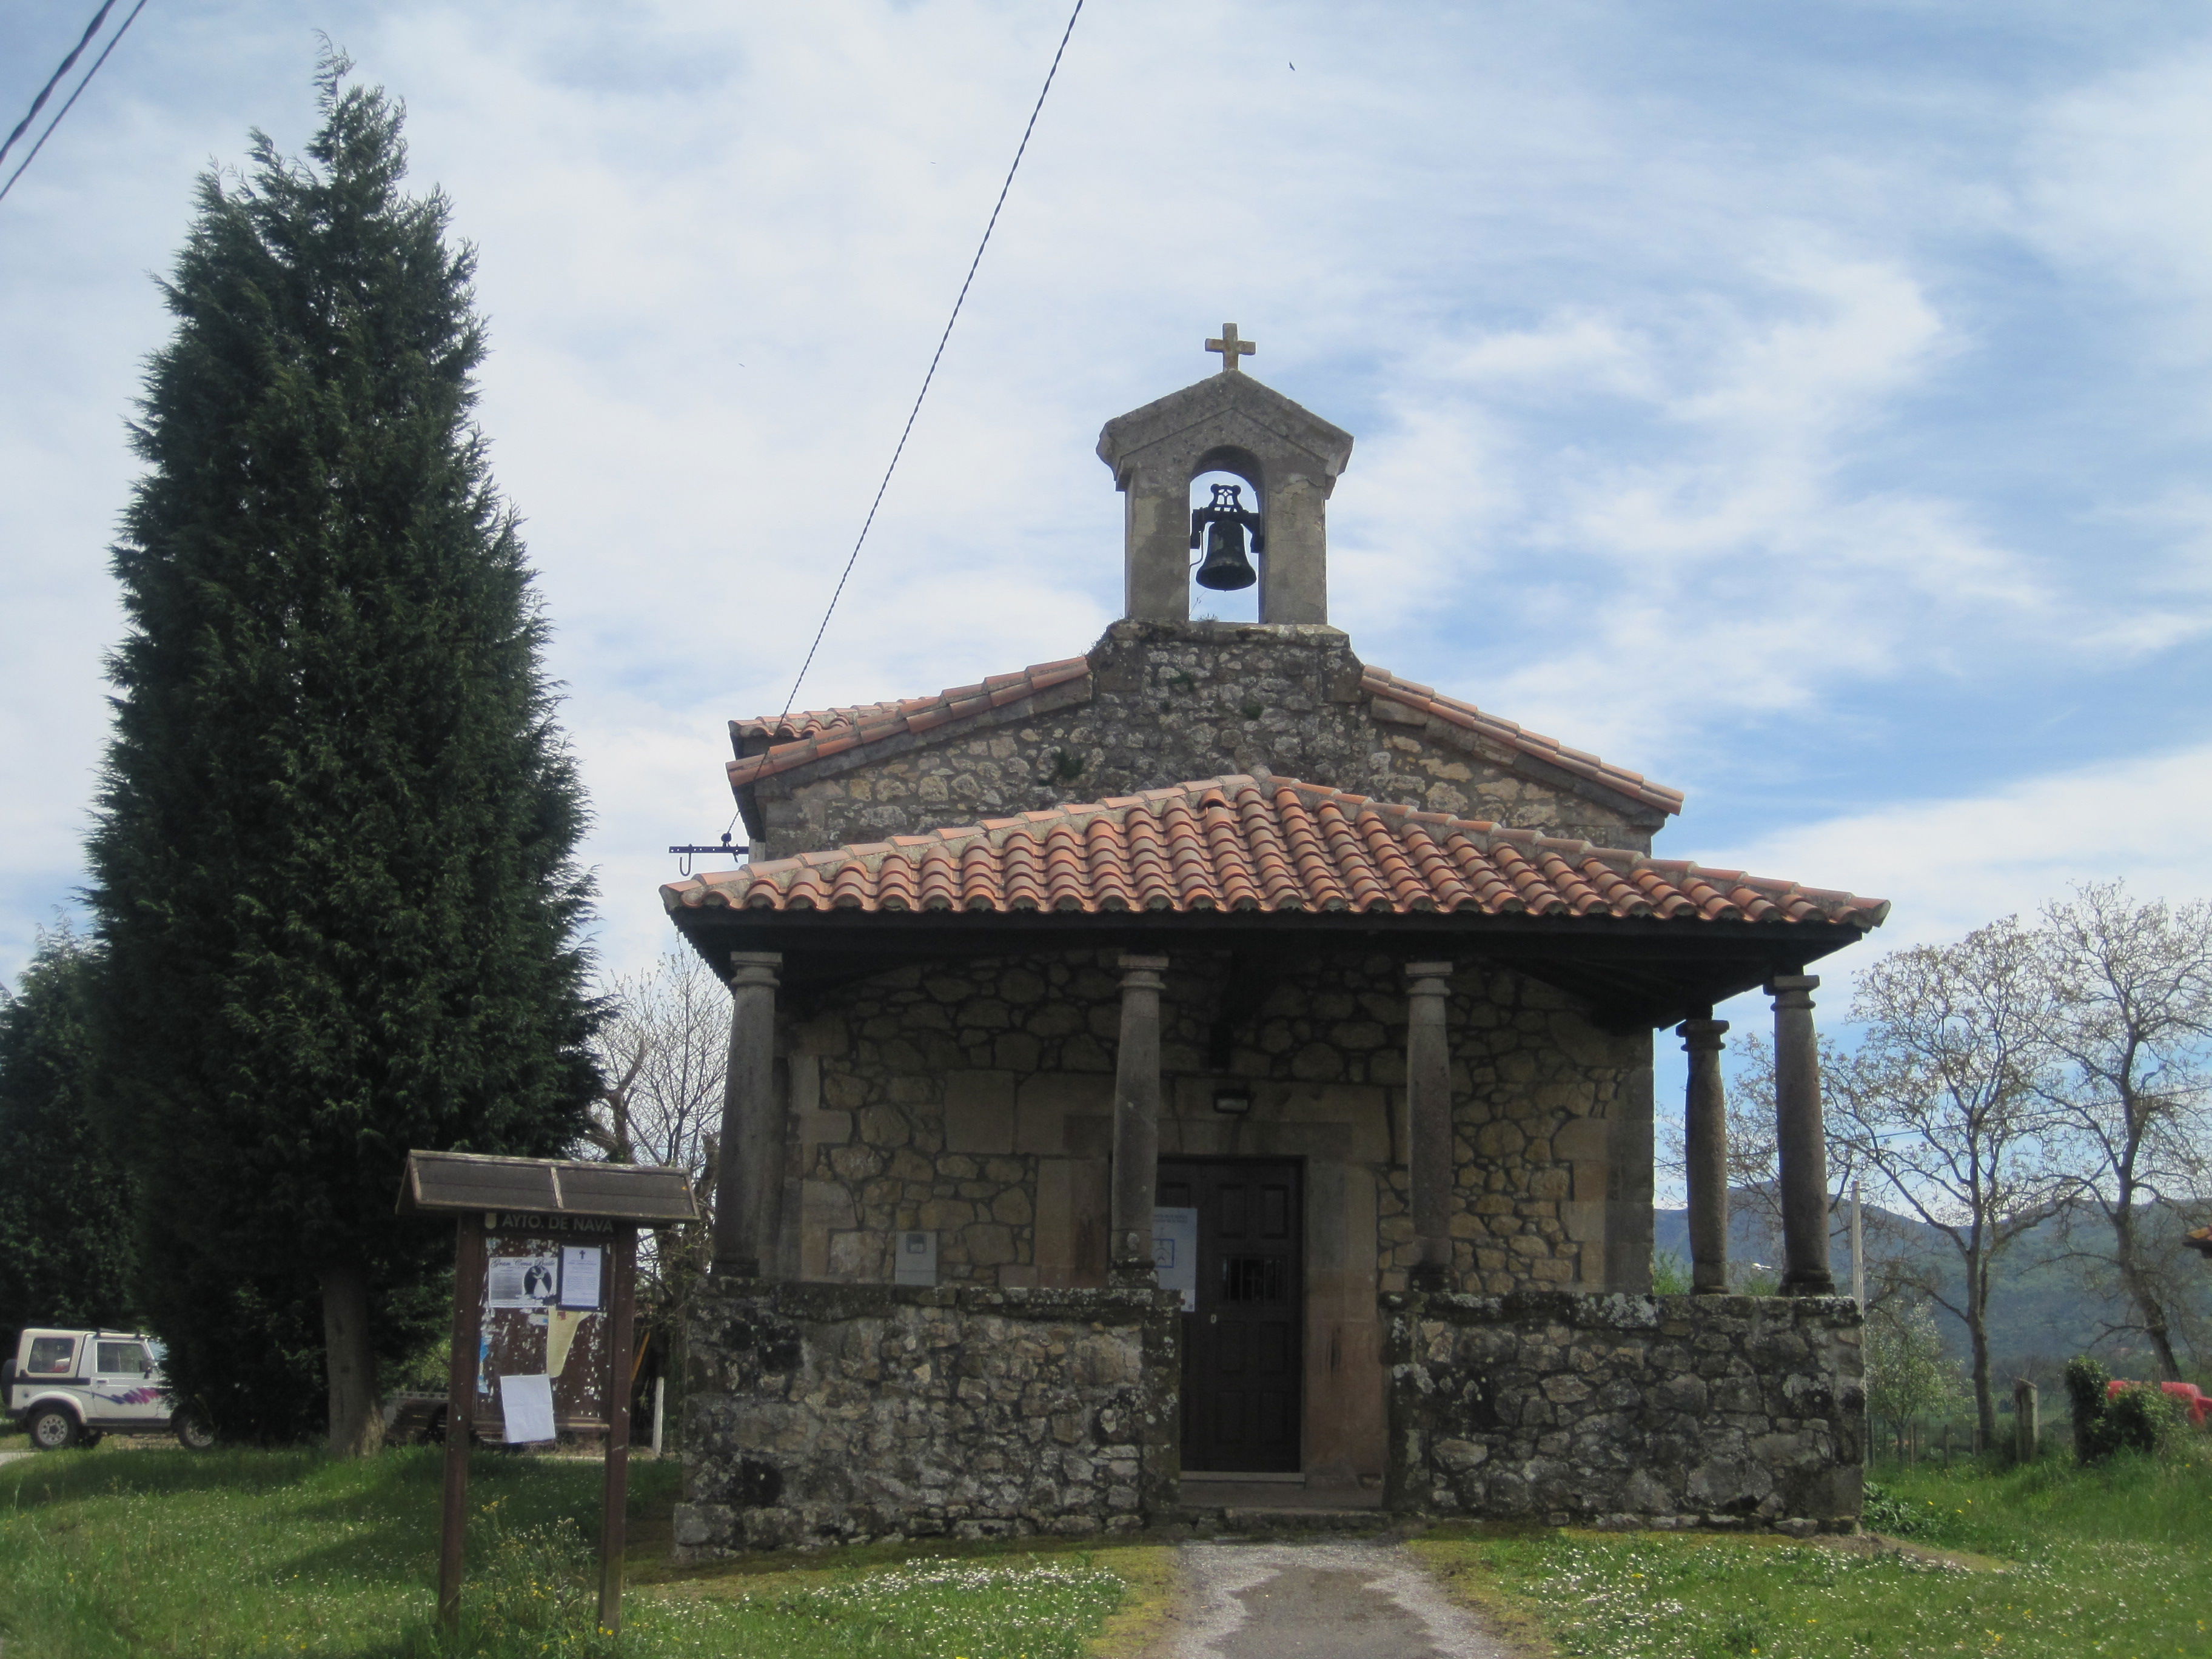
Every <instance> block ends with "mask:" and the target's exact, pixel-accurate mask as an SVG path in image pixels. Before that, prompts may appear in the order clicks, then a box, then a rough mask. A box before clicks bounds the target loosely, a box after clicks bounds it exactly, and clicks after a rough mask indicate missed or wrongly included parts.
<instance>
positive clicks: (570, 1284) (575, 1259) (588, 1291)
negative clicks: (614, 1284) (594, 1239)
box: [561, 1244, 599, 1309]
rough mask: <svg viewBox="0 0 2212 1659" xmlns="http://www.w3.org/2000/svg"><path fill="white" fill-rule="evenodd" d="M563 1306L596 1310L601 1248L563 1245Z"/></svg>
mask: <svg viewBox="0 0 2212 1659" xmlns="http://www.w3.org/2000/svg"><path fill="white" fill-rule="evenodd" d="M561 1305H562V1307H564V1308H586V1309H589V1308H596V1307H598V1306H599V1246H598V1245H596V1244H563V1245H562V1247H561Z"/></svg>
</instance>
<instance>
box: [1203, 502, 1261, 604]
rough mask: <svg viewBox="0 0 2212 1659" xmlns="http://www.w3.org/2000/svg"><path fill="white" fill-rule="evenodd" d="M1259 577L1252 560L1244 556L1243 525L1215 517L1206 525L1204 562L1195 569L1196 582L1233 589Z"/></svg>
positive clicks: (1226, 589)
mask: <svg viewBox="0 0 2212 1659" xmlns="http://www.w3.org/2000/svg"><path fill="white" fill-rule="evenodd" d="M1258 580H1260V576H1259V573H1258V572H1257V571H1255V570H1254V569H1253V568H1252V562H1251V561H1250V560H1249V559H1248V558H1246V557H1245V556H1244V526H1243V525H1241V524H1236V523H1224V522H1223V521H1222V520H1218V519H1217V520H1214V521H1213V522H1212V524H1210V525H1208V526H1206V562H1205V563H1203V564H1201V565H1200V566H1199V568H1198V585H1199V586H1200V587H1218V588H1220V589H1221V590H1223V591H1224V592H1235V591H1236V590H1237V588H1240V587H1249V586H1252V584H1253V583H1254V582H1256V581H1258Z"/></svg>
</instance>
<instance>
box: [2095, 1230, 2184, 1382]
mask: <svg viewBox="0 0 2212 1659" xmlns="http://www.w3.org/2000/svg"><path fill="white" fill-rule="evenodd" d="M2108 1213H2109V1214H2110V1215H2111V1217H2112V1254H2113V1257H2114V1265H2115V1266H2117V1267H2118V1268H2119V1270H2120V1283H2121V1284H2123V1285H2125V1286H2126V1287H2127V1291H2128V1299H2129V1300H2130V1302H2132V1303H2134V1304H2136V1317H2137V1318H2138V1319H2140V1320H2142V1329H2143V1334H2144V1335H2146V1336H2148V1338H2149V1339H2150V1346H2151V1348H2152V1350H2153V1351H2154V1352H2155V1353H2156V1354H2157V1355H2158V1371H2159V1375H2160V1376H2162V1377H2163V1378H2165V1379H2166V1381H2167V1382H2168V1383H2179V1381H2181V1362H2180V1361H2179V1359H2177V1358H2175V1357H2174V1352H2173V1334H2172V1329H2171V1328H2170V1327H2169V1325H2168V1323H2167V1321H2166V1307H2165V1304H2163V1303H2161V1302H2160V1300H2159V1299H2158V1296H2157V1294H2156V1292H2154V1291H2153V1290H2152V1289H2151V1287H2150V1281H2149V1279H2148V1277H2147V1276H2146V1275H2145V1274H2144V1273H2143V1270H2142V1242H2141V1241H2140V1240H2139V1239H2138V1238H2137V1237H2136V1215H2135V1202H2134V1194H2133V1193H2132V1192H2131V1191H2130V1188H2128V1187H2126V1186H2123V1187H2122V1188H2121V1189H2120V1200H2119V1202H2118V1204H2117V1205H2115V1206H2113V1207H2112V1209H2111V1210H2110V1211H2109V1212H2108Z"/></svg>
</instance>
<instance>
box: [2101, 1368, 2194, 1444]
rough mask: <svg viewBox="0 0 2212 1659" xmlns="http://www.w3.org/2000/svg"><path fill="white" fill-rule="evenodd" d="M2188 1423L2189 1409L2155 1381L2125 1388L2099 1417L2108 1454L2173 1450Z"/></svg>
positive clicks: (2112, 1399)
mask: <svg viewBox="0 0 2212 1659" xmlns="http://www.w3.org/2000/svg"><path fill="white" fill-rule="evenodd" d="M2188 1424H2189V1409H2188V1407H2185V1406H2184V1405H2183V1404H2182V1403H2181V1401H2179V1400H2177V1399H2175V1398H2174V1397H2173V1396H2172V1395H2170V1394H2167V1393H2166V1392H2165V1391H2164V1390H2162V1389H2160V1387H2159V1386H2158V1384H2157V1383H2136V1385H2135V1386H2134V1387H2133V1388H2127V1389H2121V1390H2120V1391H2119V1392H2118V1394H2116V1395H2113V1396H2112V1398H2111V1399H2110V1400H2109V1401H2106V1405H2105V1410H2104V1414H2103V1415H2102V1416H2101V1417H2100V1418H2099V1419H2098V1420H2097V1426H2098V1429H2099V1431H2100V1435H2099V1438H2100V1440H2101V1441H2102V1443H2103V1451H2104V1453H2105V1454H2107V1455H2109V1454H2110V1453H2112V1452H2116V1451H2139V1452H2143V1453H2147V1454H2150V1455H2156V1454H2157V1453H2160V1452H2164V1451H2171V1450H2172V1449H2173V1448H2174V1446H2175V1445H2177V1444H2178V1443H2179V1442H2180V1439H2181V1435H2182V1431H2183V1430H2184V1429H2185V1428H2186V1427H2187V1426H2188Z"/></svg>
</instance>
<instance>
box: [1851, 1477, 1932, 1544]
mask: <svg viewBox="0 0 2212 1659" xmlns="http://www.w3.org/2000/svg"><path fill="white" fill-rule="evenodd" d="M1859 1520H1860V1522H1861V1523H1862V1524H1863V1525H1864V1526H1865V1527H1866V1528H1867V1529H1868V1530H1869V1532H1886V1533H1887V1534H1889V1535H1890V1536H1891V1537H1893V1538H1904V1537H1908V1536H1910V1535H1911V1534H1913V1533H1916V1532H1918V1531H1920V1530H1921V1528H1923V1526H1924V1525H1925V1524H1926V1521H1925V1517H1923V1516H1921V1515H1920V1514H1919V1513H1918V1512H1917V1510H1914V1509H1913V1507H1912V1505H1911V1504H1909V1503H1907V1502H1906V1501H1905V1499H1904V1498H1899V1496H1898V1495H1897V1494H1896V1493H1895V1492H1892V1491H1890V1489H1889V1488H1888V1487H1887V1486H1883V1485H1881V1482H1879V1481H1875V1480H1869V1481H1868V1482H1867V1483H1866V1498H1865V1501H1864V1503H1863V1504H1861V1505H1860V1508H1859Z"/></svg>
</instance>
